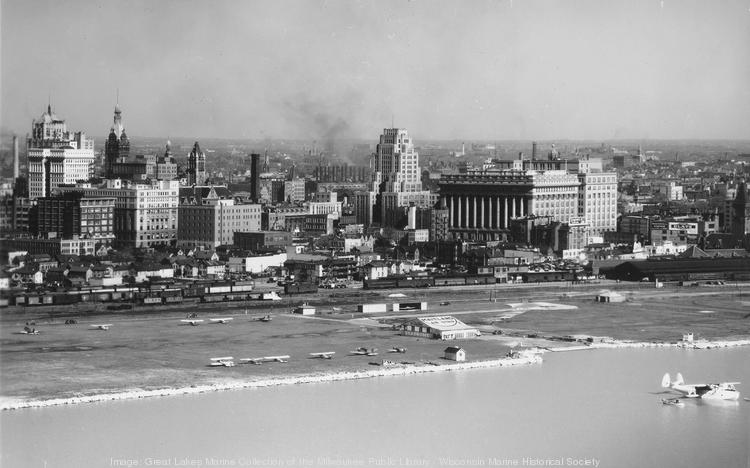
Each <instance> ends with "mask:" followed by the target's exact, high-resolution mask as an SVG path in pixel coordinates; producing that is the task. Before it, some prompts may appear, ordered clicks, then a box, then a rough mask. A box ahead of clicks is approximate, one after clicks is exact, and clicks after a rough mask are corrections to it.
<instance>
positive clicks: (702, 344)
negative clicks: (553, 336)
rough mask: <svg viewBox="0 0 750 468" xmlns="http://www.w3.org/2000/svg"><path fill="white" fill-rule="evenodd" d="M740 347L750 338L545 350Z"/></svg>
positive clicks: (618, 343)
mask: <svg viewBox="0 0 750 468" xmlns="http://www.w3.org/2000/svg"><path fill="white" fill-rule="evenodd" d="M738 346H750V338H743V339H738V340H717V341H708V340H698V341H693V342H684V341H678V342H670V343H667V342H662V341H628V340H613V341H602V342H593V343H590V344H585V345H581V346H557V347H546V348H545V349H546V350H548V351H551V352H563V351H582V350H586V349H628V348H678V349H721V348H734V347H738Z"/></svg>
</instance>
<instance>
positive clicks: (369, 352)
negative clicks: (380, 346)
mask: <svg viewBox="0 0 750 468" xmlns="http://www.w3.org/2000/svg"><path fill="white" fill-rule="evenodd" d="M351 353H352V354H356V355H359V356H377V355H378V350H377V348H370V349H367V348H364V347H360V348H357V349H355V350H354V351H352V352H351Z"/></svg>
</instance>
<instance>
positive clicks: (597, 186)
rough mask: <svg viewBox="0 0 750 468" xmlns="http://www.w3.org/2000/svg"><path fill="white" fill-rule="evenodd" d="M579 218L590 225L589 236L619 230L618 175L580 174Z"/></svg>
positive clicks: (608, 173) (604, 173)
mask: <svg viewBox="0 0 750 468" xmlns="http://www.w3.org/2000/svg"><path fill="white" fill-rule="evenodd" d="M578 181H579V182H580V186H579V189H578V216H579V217H580V218H581V219H582V220H583V221H584V222H585V223H586V224H588V226H589V227H588V234H589V236H598V237H601V236H603V235H604V233H605V232H606V231H616V230H617V173H616V172H589V173H579V174H578Z"/></svg>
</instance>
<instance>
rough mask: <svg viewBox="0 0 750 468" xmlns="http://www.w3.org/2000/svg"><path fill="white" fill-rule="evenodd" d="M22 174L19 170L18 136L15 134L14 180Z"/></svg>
mask: <svg viewBox="0 0 750 468" xmlns="http://www.w3.org/2000/svg"><path fill="white" fill-rule="evenodd" d="M20 175H21V174H19V171H18V136H17V135H13V180H14V181H15V180H16V179H18V177H19V176H20Z"/></svg>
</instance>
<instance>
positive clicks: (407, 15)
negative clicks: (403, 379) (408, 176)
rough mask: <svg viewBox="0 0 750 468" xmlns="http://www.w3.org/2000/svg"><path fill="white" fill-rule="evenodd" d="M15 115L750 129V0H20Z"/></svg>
mask: <svg viewBox="0 0 750 468" xmlns="http://www.w3.org/2000/svg"><path fill="white" fill-rule="evenodd" d="M1 5H2V10H1V11H0V14H1V16H2V29H1V31H2V82H1V86H2V101H1V102H0V107H1V108H2V121H1V122H0V123H1V124H2V125H3V126H4V127H7V128H9V129H11V130H13V131H16V132H19V133H22V134H25V133H27V132H29V131H30V129H31V120H32V119H33V118H35V117H38V116H39V115H41V114H42V112H43V111H44V110H45V108H46V106H47V99H48V95H51V100H52V106H53V110H54V111H55V112H56V113H57V114H58V115H60V116H61V117H63V118H65V119H66V121H67V123H68V128H69V129H72V130H84V131H86V132H87V133H88V134H91V135H106V134H107V133H108V132H109V128H110V126H111V124H112V111H113V108H114V105H115V99H116V93H117V89H118V88H119V94H120V98H119V99H120V106H121V107H122V110H123V120H124V126H125V130H126V132H127V133H128V134H129V135H131V136H163V137H169V136H171V137H188V138H206V137H226V138H264V137H272V138H304V139H324V138H330V137H342V138H343V137H353V138H368V139H372V140H375V139H377V137H378V135H379V134H380V133H381V130H382V129H383V128H384V127H390V126H391V119H392V118H394V121H395V124H396V126H398V127H405V128H407V129H408V130H409V132H410V134H411V135H412V136H413V137H414V138H415V141H416V142H417V143H419V140H423V139H454V138H455V139H487V140H492V139H500V140H501V139H540V140H548V139H566V138H569V139H612V138H750V0H737V1H734V0H727V1H722V0H710V1H709V0H664V1H660V0H561V1H555V0H514V1H510V0H495V1H482V0H472V1H458V0H455V1H435V0H430V1H426V0H417V1H403V0H397V1H375V0H373V1H361V2H357V1H344V0H341V1H283V0H282V1H277V0H270V1H249V0H243V1H240V0H231V1H215V0H212V1H208V0H206V1H163V0H160V1H156V0H154V1H143V2H140V1H127V0H123V1H109V0H107V1H70V0H65V1H61V0H52V1H46V0H34V1H28V0H2V4H1Z"/></svg>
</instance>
